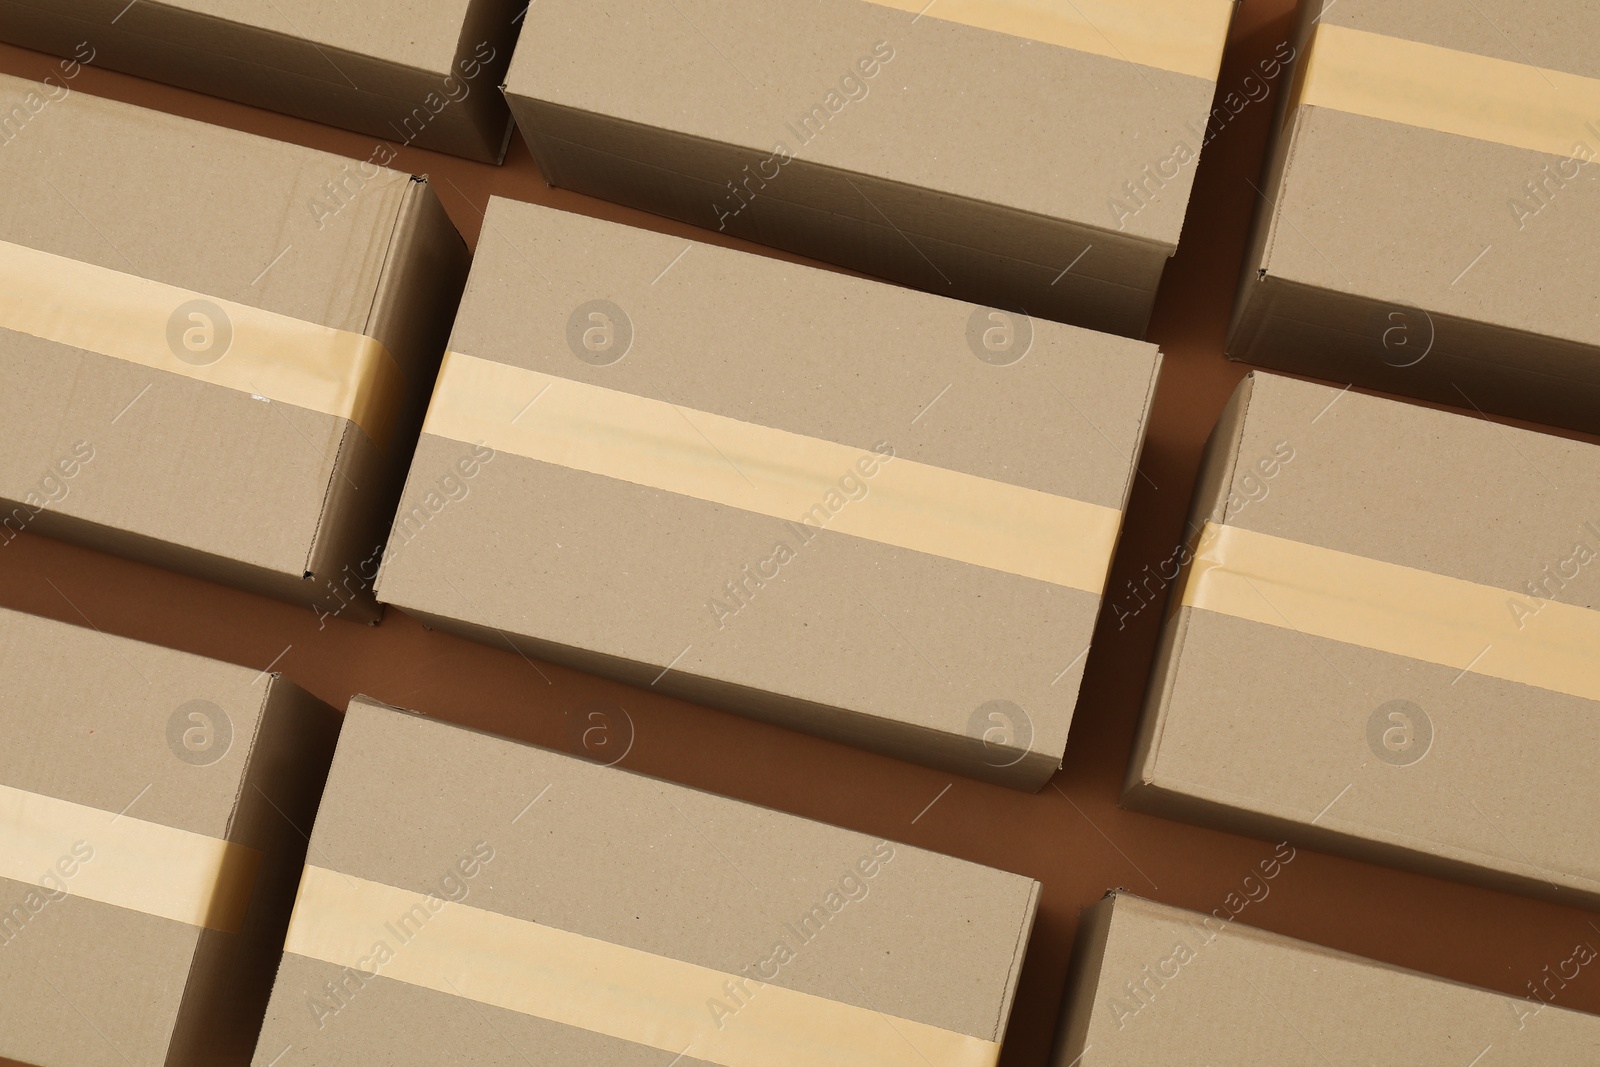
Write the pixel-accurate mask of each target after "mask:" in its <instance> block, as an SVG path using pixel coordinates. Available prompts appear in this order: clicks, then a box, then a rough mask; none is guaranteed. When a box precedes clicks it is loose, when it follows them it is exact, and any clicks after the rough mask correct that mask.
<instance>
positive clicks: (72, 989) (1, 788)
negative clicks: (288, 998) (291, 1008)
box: [0, 611, 340, 1067]
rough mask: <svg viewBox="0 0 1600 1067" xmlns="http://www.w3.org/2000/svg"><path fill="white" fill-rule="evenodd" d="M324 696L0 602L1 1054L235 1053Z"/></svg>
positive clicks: (122, 1058) (65, 1061) (269, 945)
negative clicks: (3, 607) (1, 606)
mask: <svg viewBox="0 0 1600 1067" xmlns="http://www.w3.org/2000/svg"><path fill="white" fill-rule="evenodd" d="M339 722H340V716H339V713H338V712H336V711H335V710H334V709H332V708H330V707H328V706H327V705H325V704H322V703H320V702H318V701H317V700H315V699H313V698H312V697H310V696H308V695H307V694H306V693H305V692H304V691H302V690H300V689H298V688H296V687H295V686H294V685H292V684H291V683H289V682H288V681H286V680H285V679H283V678H282V677H281V676H279V675H276V674H272V675H266V674H262V673H260V672H257V671H253V670H250V669H248V668H245V667H235V666H233V665H232V664H227V663H218V662H216V661H215V660H209V659H204V658H202V657H200V656H192V655H189V654H187V653H183V652H172V651H168V650H166V649H162V648H156V647H155V646H153V645H145V644H141V643H139V642H137V641H129V640H125V639H123V638H120V637H108V636H106V635H104V634H99V633H95V632H94V631H92V630H87V629H79V628H78V627H75V626H67V625H64V624H62V623H58V622H50V621H47V620H44V619H38V618H34V617H33V616H30V615H19V614H16V613H14V612H9V611H6V612H0V733H3V735H4V736H5V739H6V743H5V744H4V745H3V746H0V1056H5V1057H12V1058H15V1059H17V1060H20V1061H23V1062H26V1063H30V1064H38V1065H40V1067H127V1065H128V1064H141V1065H143V1064H166V1065H168V1067H180V1065H194V1067H200V1065H202V1064H204V1065H211V1064H236V1063H243V1062H246V1061H247V1060H248V1057H249V1054H250V1049H251V1047H252V1045H253V1042H254V1040H255V1035H256V1034H257V1032H258V1031H259V1028H260V1024H261V1016H262V1013H263V1012H264V1011H265V1009H266V1004H267V995H268V993H269V992H270V990H271V985H272V968H273V963H274V961H275V960H276V958H277V955H278V953H279V951H280V949H281V947H282V945H283V934H284V930H285V929H286V927H287V925H288V921H289V913H290V908H291V905H292V903H293V901H294V891H295V883H296V881H297V879H298V877H299V874H300V870H301V868H302V865H303V863H304V859H305V848H306V839H305V837H304V836H303V832H302V830H301V829H300V828H301V827H308V826H310V825H311V820H312V817H313V815H314V814H315V813H316V806H317V798H318V796H319V795H320V793H321V791H322V785H323V781H324V778H325V776H326V774H327V770H328V763H329V760H330V759H331V758H332V756H333V749H334V741H335V739H336V737H337V735H338V732H339Z"/></svg>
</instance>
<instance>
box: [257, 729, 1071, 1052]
mask: <svg viewBox="0 0 1600 1067" xmlns="http://www.w3.org/2000/svg"><path fill="white" fill-rule="evenodd" d="M310 851H311V857H312V858H311V861H310V863H311V865H310V866H308V867H307V868H306V872H305V876H304V879H303V880H302V882H301V886H300V895H299V899H298V901H297V902H296V904H295V912H294V918H293V920H292V922H291V923H290V929H289V935H288V940H287V944H286V948H285V952H284V955H283V963H282V966H281V967H280V968H279V971H278V978H277V983H276V986H275V988H274V990H273V996H272V1003H271V1006H270V1007H269V1009H268V1013H267V1022H266V1026H265V1028H264V1030H263V1031H262V1035H261V1040H260V1043H259V1044H258V1045H257V1047H256V1056H255V1063H256V1064H257V1065H258V1067H267V1065H268V1064H271V1063H279V1062H281V1063H290V1062H292V1063H297V1064H304V1065H307V1067H311V1065H320V1064H345V1063H355V1062H373V1061H381V1062H383V1063H387V1064H394V1065H402V1064H437V1063H474V1062H479V1063H487V1062H501V1061H505V1060H506V1057H507V1056H508V1049H509V1050H515V1052H516V1053H518V1054H520V1055H517V1056H513V1057H512V1059H513V1060H516V1061H518V1062H520V1060H521V1059H529V1060H530V1061H531V1060H533V1059H536V1060H537V1062H539V1063H540V1064H541V1065H543V1067H580V1065H581V1067H588V1065H590V1064H596V1063H605V1064H617V1065H619V1067H631V1065H641V1067H642V1065H646V1064H660V1063H666V1062H668V1061H669V1060H671V1059H672V1057H673V1056H675V1055H676V1056H679V1057H680V1059H679V1060H678V1062H679V1063H682V1064H696V1065H700V1064H721V1065H725V1067H756V1065H761V1064H778V1063H802V1062H804V1063H829V1064H835V1065H838V1067H867V1065H869V1064H870V1065H873V1067H928V1065H929V1064H932V1065H933V1067H964V1065H967V1064H974V1065H975V1064H993V1063H994V1062H995V1058H996V1057H997V1056H998V1055H999V1045H1000V1042H1001V1039H1002V1038H1003V1036H1004V1033H1005V1028H1006V1020H1007V1016H1008V1015H1009V1013H1010V1009H1011V1000H1012V995H1013V992H1014V990H1015V987H1016V982H1017V973H1018V971H1019V969H1020V968H1021V965H1022V957H1023V953H1024V951H1025V950H1026V947H1027V942H1028V935H1029V931H1030V929H1031V927H1032V924H1033V916H1034V910H1035V906H1036V902H1037V896H1038V891H1039V885H1038V883H1037V882H1034V881H1033V880H1032V879H1029V878H1023V877H1020V876H1018V875H1013V874H1006V873H1003V872H1001V871H996V870H991V869H990V868H987V867H980V866H978V865H976V864H972V863H967V862H964V861H962V860H955V859H950V858H948V857H945V856H940V855H937V854H935V853H931V852H923V851H921V850H920V849H914V848H908V847H907V846H905V845H898V844H893V843H890V842H888V841H882V840H877V839H875V838H872V837H870V836H867V835H863V834H857V833H852V832H849V831H846V830H838V829H834V828H833V827H830V826H824V825H821V824H819V823H814V822H809V821H807V820H805V819H800V818H796V817H794V816H791V815H784V814H781V813H779V812H775V811H769V810H767V809H764V808H757V807H754V806H752V805H748V804H742V803H739V802H737V801H732V800H726V799H724V798H722V797H717V796H712V795H710V794H706V793H701V792H698V791H696V790H693V789H688V788H685V787H683V786H678V785H673V784H671V783H668V782H661V781H657V780H655V779H652V778H646V777H644V776H642V775H636V774H632V773H630V772H627V771H622V770H617V769H615V768H613V767H604V766H600V765H598V764H594V763H590V762H587V761H585V760H581V759H577V758H574V757H571V756H567V755H563V754H560V753H555V752H549V751H546V750H543V749H538V748H533V747H530V746H527V745H523V744H518V743H516V742H513V741H508V740H505V739H502V738H498V737H494V736H491V735H488V734H481V733H477V732H475V731H471V730H466V729H463V728H461V727H458V726H453V725H449V724H446V723H441V722H438V721H436V720H431V719H428V718H426V717H424V716H420V715H415V714H409V713H405V712H399V711H396V710H395V709H392V708H386V707H384V706H382V705H379V704H376V703H374V702H372V701H370V700H367V699H365V698H362V697H357V698H356V699H355V700H353V701H352V702H351V704H350V709H349V712H348V715H347V718H346V725H345V730H344V734H343V738H342V740H341V742H340V744H339V749H338V752H337V754H336V755H335V756H334V761H333V770H332V771H331V773H330V776H329V779H328V789H327V795H326V798H325V800H324V802H323V804H322V809H321V811H320V812H319V813H318V815H317V823H316V828H315V829H314V830H313V831H312V834H311V845H310ZM286 1055H287V1056H288V1057H289V1058H288V1059H282V1057H284V1056H286Z"/></svg>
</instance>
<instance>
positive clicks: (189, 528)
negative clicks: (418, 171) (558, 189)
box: [0, 78, 468, 620]
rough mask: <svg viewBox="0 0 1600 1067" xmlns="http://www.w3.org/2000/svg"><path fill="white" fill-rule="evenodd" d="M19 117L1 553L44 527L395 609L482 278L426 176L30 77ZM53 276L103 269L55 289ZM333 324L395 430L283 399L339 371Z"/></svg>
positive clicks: (9, 86)
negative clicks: (456, 346)
mask: <svg viewBox="0 0 1600 1067" xmlns="http://www.w3.org/2000/svg"><path fill="white" fill-rule="evenodd" d="M6 116H9V118H7V117H6ZM0 119H4V120H5V122H6V123H9V125H5V126H4V129H5V136H6V138H7V141H8V143H7V144H6V145H5V147H4V151H3V152H0V184H3V185H4V187H5V188H6V189H7V191H8V195H7V196H6V198H5V201H4V203H3V204H0V269H4V270H6V271H7V278H8V283H9V284H8V292H9V296H0V424H3V425H4V426H5V427H6V438H5V443H4V445H3V446H0V509H3V517H0V547H3V545H4V544H5V543H8V542H10V541H11V540H13V539H14V538H15V537H16V536H17V535H18V534H19V533H21V532H23V531H27V532H30V533H41V534H46V535H49V536H55V537H61V538H65V539H68V540H74V541H78V542H81V543H85V544H89V545H92V546H94V547H96V548H100V549H103V550H106V551H111V552H116V553H119V554H122V555H128V556H132V557H134V558H137V559H141V560H144V561H147V562H153V563H157V564H160V565H163V566H167V567H172V568H175V569H179V570H184V571H188V572H190V573H193V574H198V575H200V576H202V577H206V578H210V579H213V580H216V581H221V582H226V583H229V584H232V585H237V586H242V587H244V588H246V589H250V590H252V591H255V592H261V593H266V594H268V595H272V596H277V597H280V598H283V599H288V600H291V601H295V602H298V603H302V604H310V605H312V606H314V607H315V608H316V609H317V610H318V611H319V612H322V613H324V614H339V615H341V616H343V617H346V618H353V619H361V620H373V619H376V618H377V606H376V602H375V601H374V600H373V597H372V593H371V580H372V578H373V576H374V575H375V574H376V570H377V554H378V551H379V547H380V546H381V544H382V541H383V536H384V531H385V525H386V524H387V521H388V517H389V516H390V515H391V514H392V513H393V507H394V500H395V499H396V497H397V495H398V492H399V488H400V485H401V480H402V478H403V476H404V471H405V469H406V465H407V463H408V461H409V459H410V450H411V447H412V444H413V443H414V441H415V438H416V432H417V427H418V426H419V425H420V423H421V418H422V412H423V409H424V408H425V407H426V397H427V390H428V389H429V388H430V387H431V385H432V382H433V379H434V375H435V373H436V371H437V368H438V361H439V356H440V353H441V352H442V351H443V348H444V340H445V337H446V336H447V333H448V328H449V327H448V324H449V321H450V317H451V315H452V314H453V313H454V311H455V306H456V300H457V298H458V296H459V294H460V288H461V285H462V284H463V283H464V280H465V277H466V269H467V260H468V256H467V251H466V248H465V246H464V244H463V243H462V241H461V238H460V236H459V235H458V234H457V233H456V232H455V230H454V228H453V227H452V225H451V224H450V221H449V219H448V218H447V217H446V216H445V214H444V211H443V209H442V208H441V206H440V205H439V202H438V199H437V198H436V197H435V195H434V194H433V192H432V190H431V189H430V188H429V187H428V185H427V184H426V183H425V182H423V181H420V180H417V179H413V178H411V177H410V176H408V175H405V174H401V173H398V172H396V171H391V170H386V169H384V168H382V167H378V166H369V165H367V164H360V163H353V162H351V161H349V160H345V159H341V158H340V157H337V156H333V155H329V154H326V153H322V152H315V151H311V150H309V149H304V148H299V147H296V146H293V145H287V144H282V143H278V142H274V141H268V140H265V139H263V138H259V137H255V136H251V135H247V134H242V133H236V132H233V131H231V130H225V129H220V128H217V127H213V126H207V125H204V124H202V123H198V122H190V121H187V120H183V119H178V118H173V117H171V116H168V115H164V114H160V113H157V112H153V111H145V110H143V109H140V108H135V107H129V106H127V105H123V104H118V103H114V102H110V101H106V100H100V99H96V98H93V97H89V96H84V95H81V94H79V93H76V92H72V91H71V90H70V89H67V90H65V91H63V90H62V89H60V88H59V87H53V86H50V85H45V84H39V83H33V82H25V81H20V80H17V79H12V78H0ZM107 159H110V160H115V161H116V164H115V166H106V165H104V163H103V161H104V160H107ZM41 264H43V265H44V266H48V267H50V268H51V269H52V270H60V271H64V272H67V274H68V275H70V276H71V278H73V279H76V278H77V277H78V276H79V275H81V274H84V273H87V275H88V276H89V278H90V279H91V280H90V282H89V283H87V284H85V283H83V282H81V281H78V280H69V281H60V282H56V283H47V282H41V281H40V280H39V278H40V275H39V271H40V270H41V269H42V267H41ZM154 283H160V284H154ZM51 284H54V288H50V285H51ZM24 286H34V287H42V288H40V292H41V293H42V295H41V296H40V298H39V299H37V300H33V299H28V298H26V297H23V296H21V295H19V290H20V289H21V288H22V287H24ZM226 308H232V309H233V310H232V312H231V313H230V312H229V311H227V310H226ZM257 319H263V320H266V325H265V327H264V328H262V329H258V326H260V324H259V323H257V322H256V320H257ZM274 330H279V331H287V337H288V339H286V340H278V339H276V337H275V335H274V334H273V332H272V331H274ZM331 331H344V332H343V333H338V334H335V333H332V332H331ZM80 334H86V336H80ZM263 336H265V337H266V340H265V341H263V340H262V339H261V338H262V337H263ZM325 337H334V338H342V339H344V340H346V341H349V342H350V343H351V344H352V345H360V346H365V349H363V350H362V353H361V354H362V355H363V356H368V357H373V358H375V360H376V362H375V363H374V364H373V366H374V367H378V366H381V368H382V369H383V371H384V375H383V378H384V380H385V381H386V382H387V383H388V386H387V390H386V391H384V390H380V392H381V396H378V398H377V400H376V401H375V403H376V404H377V406H378V407H379V408H382V409H383V415H384V417H383V418H382V419H378V420H368V422H367V424H366V425H365V426H362V425H357V422H356V421H352V419H350V418H345V417H339V416H337V415H335V414H331V413H330V410H332V409H331V407H324V408H315V407H313V406H302V404H301V403H295V402H293V401H292V400H288V401H286V398H293V400H298V399H299V397H298V396H297V395H296V394H295V393H293V392H292V391H291V392H285V391H283V390H282V389H281V388H280V386H282V385H284V383H285V382H287V384H288V385H291V386H292V385H294V384H296V382H297V381H298V379H299V377H300V376H302V375H305V376H311V377H315V376H316V375H318V374H324V373H327V371H326V368H324V367H323V366H322V365H321V360H320V358H319V357H318V356H316V355H315V354H314V352H315V351H318V350H317V349H316V348H315V344H314V342H318V339H319V338H325ZM368 339H371V340H368ZM374 340H375V341H376V342H377V343H378V345H381V346H382V349H383V350H386V352H387V355H384V354H382V353H381V352H378V351H377V346H375V345H373V343H372V342H373V341H374ZM74 342H75V343H74ZM196 346H198V347H196ZM108 353H115V355H113V354H108ZM252 361H253V362H252ZM230 374H231V375H233V376H234V377H233V378H231V379H228V380H229V381H231V385H229V386H225V385H223V384H219V382H220V381H221V380H222V379H223V378H225V377H226V376H227V375H230ZM207 376H211V377H210V378H209V379H208V377H207ZM219 376H220V377H219ZM357 377H358V378H359V382H360V383H370V382H372V381H374V380H375V375H369V374H365V373H363V374H362V375H358V376H357ZM257 394H265V395H267V396H268V397H271V396H277V398H278V399H276V400H269V401H268V402H262V400H261V398H260V396H258V395H257ZM375 395H376V394H375ZM378 422H382V423H383V429H382V430H381V431H380V430H379V429H374V428H373V427H374V426H375V425H376V424H377V423H378ZM374 435H376V437H375V436H374Z"/></svg>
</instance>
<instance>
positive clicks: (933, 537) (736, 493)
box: [423, 352, 1122, 596]
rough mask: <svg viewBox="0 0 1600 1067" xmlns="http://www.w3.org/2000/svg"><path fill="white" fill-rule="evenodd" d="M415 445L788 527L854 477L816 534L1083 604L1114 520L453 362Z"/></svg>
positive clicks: (797, 439) (1110, 514) (749, 427)
mask: <svg viewBox="0 0 1600 1067" xmlns="http://www.w3.org/2000/svg"><path fill="white" fill-rule="evenodd" d="M535 398H537V399H535ZM423 432H424V433H430V434H433V435H435V436H438V437H446V438H450V439H452V440H456V441H464V442H468V443H471V444H487V445H488V446H489V447H490V448H493V449H495V450H496V451H499V452H507V453H510V454H512V455H518V456H523V457H524V458H527V459H534V460H539V461H541V462H544V463H553V464H556V465H559V466H562V467H569V468H572V469H574V470H581V471H587V472H588V473H590V474H598V475H602V476H604V477H607V478H615V479H618V480H620V481H627V482H632V483H634V484H636V485H643V486H648V487H650V488H653V489H660V490H664V491H666V492H669V493H677V494H680V495H682V496H689V497H694V498H695V499H698V500H705V501H709V502H712V503H716V504H724V505H727V506H728V507H735V508H740V509H742V510H744V511H750V512H754V513H756V514H758V515H769V516H771V517H773V518H778V519H788V520H790V521H792V522H797V523H800V522H805V521H806V518H805V517H806V515H807V514H808V513H810V514H817V513H816V512H815V511H813V509H814V508H815V507H816V506H818V505H819V504H824V503H825V502H826V501H827V500H828V499H829V494H830V493H831V494H833V495H834V496H835V497H838V498H839V499H840V500H843V499H844V498H843V496H842V494H841V492H840V487H839V481H840V479H841V478H843V477H845V476H847V475H849V476H854V477H855V479H856V481H857V482H859V483H861V484H863V485H865V486H866V494H867V495H866V496H865V497H864V498H862V499H859V500H852V501H850V502H849V503H848V504H847V505H841V506H840V507H838V508H835V509H832V513H831V515H830V516H829V517H828V518H827V519H826V523H825V527H826V529H828V530H832V531H834V532H837V533H846V534H851V535H853V536H856V537H862V538H866V539H867V540H871V541H877V542H879V543H881V544H886V545H894V546H896V547H898V548H907V549H912V550H914V551H917V552H926V553H928V554H930V555H935V556H942V557H944V558H945V559H953V560H958V561H960V562H963V563H971V564H974V565H976V566H980V567H988V568H990V569H992V570H999V571H1005V572H1008V573H1011V574H1018V575H1022V576H1024V577H1027V578H1036V579H1038V580H1039V581H1043V582H1051V583H1053V584H1056V585H1064V586H1068V587H1071V588H1073V589H1080V590H1083V591H1084V592H1088V593H1093V594H1094V595H1096V596H1099V595H1100V594H1101V593H1102V591H1103V590H1104V588H1105V582H1106V571H1107V569H1108V568H1109V566H1110V564H1111V553H1112V550H1113V548H1114V547H1115V545H1116V539H1117V532H1118V530H1119V528H1120V526H1121V521H1122V513H1121V512H1120V511H1118V510H1117V509H1115V508H1108V507H1103V506H1101V505H1098V504H1089V503H1085V502H1084V501H1081V500H1071V499H1068V498H1066V497H1059V496H1052V495H1050V494H1049V493H1042V492H1039V491H1038V490H1035V489H1026V488H1023V487H1021V486H1016V485H1010V484H1007V483H1004V482H996V481H991V480H989V479H987V478H980V477H978V476H976V475H972V474H965V473H962V472H960V471H952V470H947V469H945V468H942V467H933V466H929V465H927V464H923V463H917V462H915V461H913V460H909V459H901V458H896V459H891V460H887V461H883V460H882V459H881V457H879V456H878V455H876V454H874V453H873V452H871V451H868V450H866V449H862V448H854V447H851V446H849V445H842V444H838V443H836V442H833V441H823V440H819V439H817V438H814V437H806V436H803V435H801V434H796V433H790V432H788V431H786V430H777V429H773V428H772V427H768V426H758V425H756V424H754V423H749V422H742V421H740V420H738V419H732V418H728V417H726V416H723V415H715V414H712V413H710V412H705V411H696V410H694V409H691V408H684V407H680V406H678V405H676V404H670V403H668V402H666V401H664V400H656V399H653V398H651V397H643V396H637V395H635V394H633V393H625V392H621V391H618V390H614V389H606V388H603V387H601V386H597V385H589V384H586V383H583V382H577V381H573V380H571V379H569V378H560V377H556V376H555V375H550V374H543V373H541V372H538V371H532V370H524V369H523V368H520V367H512V366H508V365H506V364H504V363H496V362H493V361H491V360H484V359H478V358H477V357H475V356H468V355H464V354H463V353H460V352H449V353H446V354H445V359H444V366H443V367H442V368H441V370H440V373H439V381H438V384H437V385H436V386H435V388H434V393H433V401H432V403H431V404H430V405H429V408H428V418H427V422H426V423H425V424H424V426H423ZM863 461H868V462H871V463H872V465H873V466H875V468H876V470H875V473H874V474H872V475H871V476H870V477H861V474H860V472H859V468H858V467H857V464H858V463H860V462H863ZM811 525H818V526H821V525H824V523H822V522H821V521H818V522H814V523H812V524H811Z"/></svg>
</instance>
